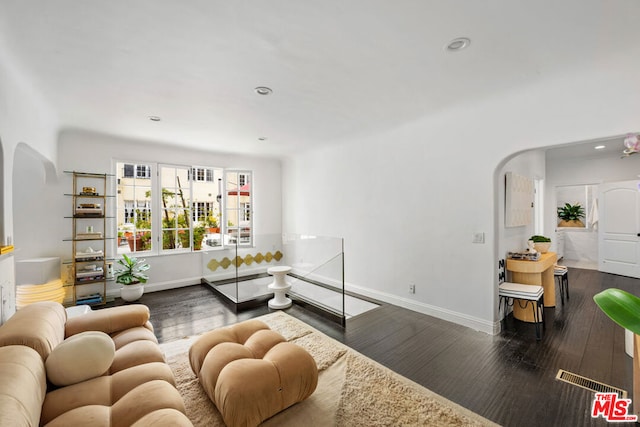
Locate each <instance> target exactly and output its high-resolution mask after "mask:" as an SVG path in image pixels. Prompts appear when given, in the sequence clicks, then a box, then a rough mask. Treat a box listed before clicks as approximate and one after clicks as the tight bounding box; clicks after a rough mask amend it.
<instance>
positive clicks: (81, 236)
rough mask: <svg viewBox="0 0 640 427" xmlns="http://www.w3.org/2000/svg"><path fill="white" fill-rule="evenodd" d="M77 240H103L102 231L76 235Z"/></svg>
mask: <svg viewBox="0 0 640 427" xmlns="http://www.w3.org/2000/svg"><path fill="white" fill-rule="evenodd" d="M76 239H78V240H85V239H86V240H89V239H102V232H101V231H93V232H91V233H85V232H82V233H76Z"/></svg>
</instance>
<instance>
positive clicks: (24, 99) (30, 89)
mask: <svg viewBox="0 0 640 427" xmlns="http://www.w3.org/2000/svg"><path fill="white" fill-rule="evenodd" d="M0 94H1V95H0V245H8V244H14V246H16V245H15V243H16V242H15V241H14V240H15V239H14V217H15V216H16V215H14V205H13V187H14V186H16V187H18V188H20V189H23V190H24V191H27V190H28V189H27V187H23V186H22V185H23V184H22V183H20V182H17V183H14V177H13V173H14V155H15V153H16V147H18V146H19V144H23V145H25V146H29V147H31V148H32V149H35V150H38V151H39V152H40V153H41V154H40V155H41V156H42V159H44V160H45V161H46V162H49V163H50V162H51V161H52V160H54V159H55V141H56V133H57V129H58V122H57V118H56V117H55V115H54V113H53V111H52V110H51V109H50V108H49V106H48V105H47V104H46V103H45V102H44V100H43V98H42V97H41V96H40V95H39V94H38V93H37V90H35V87H34V85H33V83H32V82H29V81H28V78H27V77H26V75H25V74H24V73H23V72H21V70H19V67H18V64H17V63H16V62H15V61H13V60H12V58H9V57H8V49H6V47H5V46H4V45H3V41H2V40H0ZM16 249H20V248H19V247H18V246H16ZM14 259H15V257H14V256H13V254H12V255H4V256H3V257H2V264H3V267H2V269H1V270H0V286H1V287H2V288H3V299H4V302H0V303H3V310H2V315H1V317H2V318H3V319H6V318H8V317H9V316H11V315H12V314H13V312H14V311H15V298H14V296H15V274H14ZM1 321H2V319H0V322H1Z"/></svg>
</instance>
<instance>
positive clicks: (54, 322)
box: [0, 301, 67, 360]
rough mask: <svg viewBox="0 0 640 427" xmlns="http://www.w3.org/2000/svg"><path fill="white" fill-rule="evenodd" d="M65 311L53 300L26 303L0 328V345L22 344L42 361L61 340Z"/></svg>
mask: <svg viewBox="0 0 640 427" xmlns="http://www.w3.org/2000/svg"><path fill="white" fill-rule="evenodd" d="M66 319H67V313H66V312H65V311H64V307H63V306H62V305H61V304H59V303H57V302H53V301H45V302H37V303H33V304H29V305H28V306H26V307H23V308H21V309H20V310H18V311H17V312H16V313H15V314H14V315H13V316H11V317H10V318H9V320H7V321H6V322H5V323H4V324H3V325H2V328H0V346H5V345H26V346H27V347H31V348H32V349H34V350H35V351H37V352H38V353H40V357H42V360H45V359H46V358H47V357H48V356H49V353H51V351H52V350H53V349H54V348H55V347H56V346H57V345H58V344H60V343H61V342H62V341H63V340H64V327H65V321H66Z"/></svg>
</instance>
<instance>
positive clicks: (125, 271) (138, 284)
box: [115, 254, 151, 301]
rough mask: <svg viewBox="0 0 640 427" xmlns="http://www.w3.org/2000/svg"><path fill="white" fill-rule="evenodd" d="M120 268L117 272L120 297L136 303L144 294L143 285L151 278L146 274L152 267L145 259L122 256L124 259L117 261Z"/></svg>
mask: <svg viewBox="0 0 640 427" xmlns="http://www.w3.org/2000/svg"><path fill="white" fill-rule="evenodd" d="M117 263H118V265H119V268H118V269H117V270H116V271H115V277H116V283H120V284H121V285H123V286H122V288H121V289H120V296H121V297H122V299H123V300H125V301H136V300H138V299H140V297H141V296H142V294H143V293H144V287H143V284H144V283H147V280H149V276H147V274H146V273H145V272H146V271H148V270H149V269H150V268H151V266H150V265H149V264H147V263H146V261H145V260H144V259H140V258H136V257H129V256H127V254H122V259H119V260H118V261H117Z"/></svg>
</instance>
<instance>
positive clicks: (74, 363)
mask: <svg viewBox="0 0 640 427" xmlns="http://www.w3.org/2000/svg"><path fill="white" fill-rule="evenodd" d="M174 381H175V380H174V377H173V373H172V372H171V368H170V367H169V366H168V365H167V364H166V363H165V362H164V357H163V355H162V352H161V351H160V348H159V347H158V343H157V340H156V337H155V335H154V334H153V328H152V326H151V324H150V323H149V309H148V308H147V307H146V306H144V305H127V306H121V307H113V308H106V309H102V310H95V311H92V312H90V313H87V314H83V315H80V316H77V317H71V318H69V319H67V314H66V311H65V309H64V307H63V306H62V305H60V304H58V303H54V302H43V303H36V304H31V305H29V306H27V307H24V308H22V309H21V310H19V311H18V312H16V314H15V315H13V316H12V317H11V318H10V319H9V320H8V321H7V322H5V324H3V325H2V326H0V425H2V426H4V425H7V426H9V425H11V426H37V425H46V426H71V425H73V426H78V425H91V426H129V425H134V426H147V425H149V426H150V425H153V426H191V425H192V424H191V422H190V421H189V419H188V418H187V417H186V416H185V415H184V412H185V408H184V402H183V400H182V397H181V396H180V394H179V393H178V391H177V390H176V388H175V382H174Z"/></svg>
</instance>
